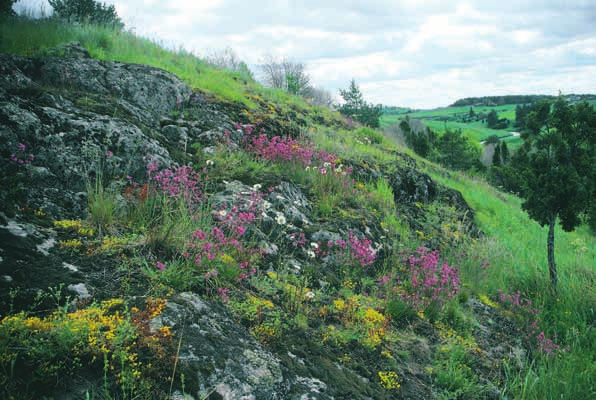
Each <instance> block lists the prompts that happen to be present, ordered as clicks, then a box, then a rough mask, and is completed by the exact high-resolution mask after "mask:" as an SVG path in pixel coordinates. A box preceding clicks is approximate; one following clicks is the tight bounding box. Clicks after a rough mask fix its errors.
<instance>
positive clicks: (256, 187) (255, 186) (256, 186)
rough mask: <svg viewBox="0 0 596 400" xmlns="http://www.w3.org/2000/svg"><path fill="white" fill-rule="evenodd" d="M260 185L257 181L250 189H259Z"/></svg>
mask: <svg viewBox="0 0 596 400" xmlns="http://www.w3.org/2000/svg"><path fill="white" fill-rule="evenodd" d="M261 187H262V186H261V184H260V183H257V184H256V185H253V187H252V190H254V191H255V192H256V191H257V190H260V189H261Z"/></svg>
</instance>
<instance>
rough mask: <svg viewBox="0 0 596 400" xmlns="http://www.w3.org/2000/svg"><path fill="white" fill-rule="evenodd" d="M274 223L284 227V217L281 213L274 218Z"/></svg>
mask: <svg viewBox="0 0 596 400" xmlns="http://www.w3.org/2000/svg"><path fill="white" fill-rule="evenodd" d="M275 222H277V223H278V224H279V225H285V224H286V217H285V216H284V215H283V214H282V213H277V217H275Z"/></svg>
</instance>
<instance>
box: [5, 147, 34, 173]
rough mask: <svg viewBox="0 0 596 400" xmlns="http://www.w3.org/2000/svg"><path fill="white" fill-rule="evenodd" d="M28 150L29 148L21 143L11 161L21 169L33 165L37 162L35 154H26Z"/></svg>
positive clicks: (11, 156)
mask: <svg viewBox="0 0 596 400" xmlns="http://www.w3.org/2000/svg"><path fill="white" fill-rule="evenodd" d="M26 150H27V146H25V145H24V144H23V143H19V146H18V149H17V151H16V152H15V153H13V154H11V155H10V161H11V162H12V163H14V164H16V165H18V166H19V167H22V166H23V165H29V164H31V163H32V162H33V160H35V156H34V155H33V154H26Z"/></svg>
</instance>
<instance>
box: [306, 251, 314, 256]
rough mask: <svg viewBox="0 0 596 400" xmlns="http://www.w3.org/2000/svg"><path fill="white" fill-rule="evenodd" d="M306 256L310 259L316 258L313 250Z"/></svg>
mask: <svg viewBox="0 0 596 400" xmlns="http://www.w3.org/2000/svg"><path fill="white" fill-rule="evenodd" d="M306 255H307V256H309V257H310V258H315V252H314V251H312V250H308V251H307V252H306Z"/></svg>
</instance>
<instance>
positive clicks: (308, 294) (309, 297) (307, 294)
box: [304, 292, 315, 300]
mask: <svg viewBox="0 0 596 400" xmlns="http://www.w3.org/2000/svg"><path fill="white" fill-rule="evenodd" d="M304 296H305V297H306V298H307V299H309V300H312V299H314V298H315V294H314V292H306V294H305V295H304Z"/></svg>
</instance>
